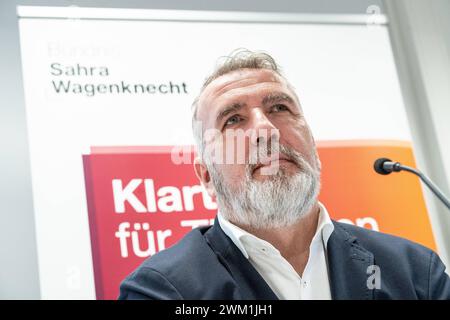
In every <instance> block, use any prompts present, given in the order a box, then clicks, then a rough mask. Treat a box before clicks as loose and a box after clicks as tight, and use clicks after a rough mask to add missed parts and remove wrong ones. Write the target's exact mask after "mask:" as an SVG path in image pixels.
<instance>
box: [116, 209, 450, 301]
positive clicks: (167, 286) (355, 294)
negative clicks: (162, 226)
mask: <svg viewBox="0 0 450 320" xmlns="http://www.w3.org/2000/svg"><path fill="white" fill-rule="evenodd" d="M333 223H334V226H335V229H334V232H333V233H332V234H331V237H330V238H329V240H328V245H327V256H328V267H329V278H330V287H331V295H332V298H333V299H450V278H449V277H448V276H447V274H446V273H445V272H444V270H445V266H444V264H443V263H442V261H441V260H440V259H439V257H438V256H437V255H436V254H435V253H434V252H433V251H431V250H430V249H427V248H425V247H423V246H421V245H419V244H416V243H413V242H411V241H408V240H405V239H402V238H398V237H394V236H391V235H387V234H383V233H380V232H375V231H371V230H367V229H364V228H359V227H355V226H352V225H348V224H343V223H339V222H336V221H333ZM371 265H376V266H378V267H379V271H380V272H379V275H380V279H381V286H379V289H377V286H373V285H372V286H368V284H367V283H368V279H369V277H370V276H371V275H372V274H373V269H370V268H369V266H371ZM368 268H369V269H368ZM369 282H371V283H372V284H373V282H372V281H370V280H369ZM119 299H272V300H275V299H278V298H277V296H276V295H275V293H274V292H273V291H272V290H271V289H270V287H269V286H268V285H267V283H266V282H265V281H264V279H263V278H262V277H261V275H260V274H259V273H258V272H257V271H256V269H255V268H254V267H253V266H252V265H251V263H250V262H249V261H248V260H247V259H246V258H245V257H244V255H243V254H242V253H241V251H240V250H239V249H238V248H237V247H236V245H235V244H234V243H233V242H232V241H231V239H230V238H229V237H228V236H227V235H226V234H225V233H224V232H223V230H222V229H221V228H220V225H219V222H218V221H217V218H216V220H215V223H214V225H213V226H208V227H201V228H197V229H194V230H192V231H191V232H189V233H188V234H187V235H186V236H185V237H184V238H182V239H181V240H180V241H179V242H178V243H177V244H175V245H173V246H172V247H170V248H168V249H166V250H163V251H161V252H159V253H157V254H155V255H154V256H152V257H150V258H148V259H147V260H145V261H144V262H143V263H142V264H141V265H140V266H139V267H138V268H137V269H136V270H135V271H134V272H133V273H131V274H130V275H129V276H128V277H127V278H126V279H125V280H124V281H123V282H122V284H121V285H120V295H119Z"/></svg>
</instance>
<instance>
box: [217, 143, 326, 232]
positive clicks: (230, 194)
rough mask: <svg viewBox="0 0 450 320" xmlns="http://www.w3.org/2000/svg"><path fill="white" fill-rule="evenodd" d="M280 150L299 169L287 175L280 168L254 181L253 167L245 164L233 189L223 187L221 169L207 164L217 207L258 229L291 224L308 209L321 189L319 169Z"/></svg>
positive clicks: (281, 147)
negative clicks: (244, 173)
mask: <svg viewBox="0 0 450 320" xmlns="http://www.w3.org/2000/svg"><path fill="white" fill-rule="evenodd" d="M280 150H281V151H282V152H284V153H285V154H286V153H287V154H288V155H289V156H291V159H292V160H295V162H296V163H297V165H299V167H300V170H299V172H297V173H295V174H293V175H289V174H288V173H287V172H286V170H285V169H284V168H283V167H280V168H279V170H278V171H277V172H276V173H275V174H273V175H271V176H268V177H267V179H265V180H264V181H255V180H254V179H253V178H252V174H251V168H252V167H251V166H249V165H247V170H246V176H245V180H244V181H243V182H242V184H241V185H240V187H239V188H237V189H236V190H231V188H229V187H227V186H225V185H224V179H223V176H222V174H221V172H220V171H219V170H217V168H216V167H215V166H214V165H211V166H210V167H211V168H209V171H210V175H211V179H212V182H213V185H214V186H215V189H216V193H217V203H218V207H219V210H220V212H221V214H222V215H223V216H224V217H225V218H226V219H227V220H230V221H232V222H234V223H236V224H240V225H245V226H251V227H252V228H257V229H265V228H281V227H287V226H290V225H293V224H294V223H296V222H298V221H299V220H300V219H301V218H302V217H303V216H305V215H306V214H307V213H308V212H309V211H310V210H311V208H312V207H313V205H314V204H315V203H316V201H317V197H318V195H319V192H320V172H319V171H318V170H315V169H313V168H312V167H311V165H310V164H309V163H308V162H307V161H306V160H304V158H303V157H301V156H300V154H298V153H297V152H295V151H294V150H292V149H290V148H286V147H284V146H282V145H280ZM316 160H317V161H319V160H318V158H317V157H316Z"/></svg>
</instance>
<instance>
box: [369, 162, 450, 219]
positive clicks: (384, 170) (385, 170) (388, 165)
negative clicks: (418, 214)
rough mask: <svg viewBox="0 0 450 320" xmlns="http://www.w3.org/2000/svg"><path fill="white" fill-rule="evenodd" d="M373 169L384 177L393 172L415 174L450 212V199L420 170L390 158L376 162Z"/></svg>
mask: <svg viewBox="0 0 450 320" xmlns="http://www.w3.org/2000/svg"><path fill="white" fill-rule="evenodd" d="M373 168H374V169H375V172H376V173H379V174H382V175H387V174H390V173H391V172H399V171H408V172H411V173H413V174H415V175H416V176H418V177H419V178H420V179H421V180H422V181H423V182H424V183H425V184H426V185H427V187H428V188H430V190H431V191H432V192H433V193H434V194H435V195H436V197H438V198H439V200H441V201H442V203H443V204H444V205H445V206H446V207H447V208H448V209H449V210H450V201H449V200H448V198H446V197H445V195H444V194H443V193H442V192H441V190H439V188H438V187H437V186H436V185H435V184H434V183H433V182H432V181H431V180H430V179H428V177H427V176H426V175H424V174H423V173H422V172H420V171H419V170H417V169H414V168H411V167H408V166H404V165H402V164H401V163H400V162H394V161H392V160H391V159H388V158H379V159H377V160H375V163H374V164H373Z"/></svg>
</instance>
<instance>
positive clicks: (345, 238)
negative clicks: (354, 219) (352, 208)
mask: <svg viewBox="0 0 450 320" xmlns="http://www.w3.org/2000/svg"><path fill="white" fill-rule="evenodd" d="M333 223H334V227H335V228H334V231H333V233H332V234H331V236H330V238H329V240H328V245H327V255H328V263H329V277H330V279H329V280H330V287H331V296H332V298H333V299H338V300H339V299H355V300H368V299H374V290H371V289H370V288H369V286H368V285H367V280H368V279H369V276H370V274H371V273H370V272H369V273H368V267H369V266H371V265H373V264H374V257H373V254H372V253H371V252H369V251H367V250H366V249H364V248H363V247H361V246H359V245H358V243H357V239H356V237H354V236H352V235H351V234H350V233H349V232H347V230H346V229H345V227H344V226H343V225H342V224H341V223H337V222H335V221H333ZM369 271H370V270H369Z"/></svg>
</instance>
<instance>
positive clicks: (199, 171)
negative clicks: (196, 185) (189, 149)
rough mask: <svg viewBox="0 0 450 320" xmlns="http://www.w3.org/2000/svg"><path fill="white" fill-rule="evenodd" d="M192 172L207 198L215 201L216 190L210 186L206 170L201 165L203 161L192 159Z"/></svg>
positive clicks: (210, 182)
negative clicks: (205, 192) (203, 188)
mask: <svg viewBox="0 0 450 320" xmlns="http://www.w3.org/2000/svg"><path fill="white" fill-rule="evenodd" d="M194 171H195V174H196V175H197V178H198V180H200V182H201V183H202V185H203V186H204V187H205V189H206V191H207V192H208V194H209V196H210V197H211V198H213V199H214V200H215V198H216V190H215V188H214V185H213V184H212V181H211V176H210V175H209V171H208V168H207V167H206V165H205V164H204V163H203V160H202V159H201V158H200V157H196V158H195V159H194Z"/></svg>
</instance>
